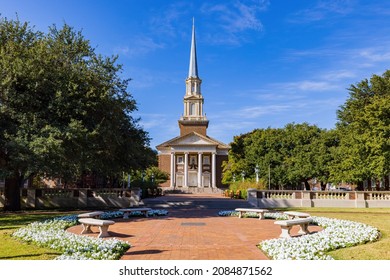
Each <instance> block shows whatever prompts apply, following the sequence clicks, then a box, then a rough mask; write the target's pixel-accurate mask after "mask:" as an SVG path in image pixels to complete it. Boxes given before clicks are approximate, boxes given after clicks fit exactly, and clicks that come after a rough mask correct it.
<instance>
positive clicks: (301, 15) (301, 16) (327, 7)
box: [289, 0, 356, 23]
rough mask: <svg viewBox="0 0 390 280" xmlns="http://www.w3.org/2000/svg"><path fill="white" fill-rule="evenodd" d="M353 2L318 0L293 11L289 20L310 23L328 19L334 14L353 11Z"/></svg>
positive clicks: (345, 0)
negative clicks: (311, 4)
mask: <svg viewBox="0 0 390 280" xmlns="http://www.w3.org/2000/svg"><path fill="white" fill-rule="evenodd" d="M313 2H314V1H313ZM355 2H356V1H354V0H320V1H317V2H316V3H315V4H313V6H312V7H310V8H308V9H303V10H300V11H298V12H296V13H294V14H293V15H292V17H291V18H290V20H289V21H290V22H293V23H310V22H314V21H321V20H325V19H327V20H329V18H330V17H331V16H334V15H338V16H344V15H347V14H349V13H351V12H352V11H353V9H354V7H355Z"/></svg>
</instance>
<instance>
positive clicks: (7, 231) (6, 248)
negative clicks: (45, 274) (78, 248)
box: [0, 211, 64, 260]
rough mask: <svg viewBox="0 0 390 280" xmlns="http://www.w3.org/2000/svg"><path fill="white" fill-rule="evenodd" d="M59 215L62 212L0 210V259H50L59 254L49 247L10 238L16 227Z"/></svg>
mask: <svg viewBox="0 0 390 280" xmlns="http://www.w3.org/2000/svg"><path fill="white" fill-rule="evenodd" d="M61 215H64V213H56V212H52V213H47V212H38V211H37V212H35V211H34V212H25V213H23V212H21V213H17V214H14V213H1V212H0V260H50V259H54V258H55V257H56V256H58V255H60V253H59V252H56V251H54V250H51V249H47V248H42V247H38V246H36V245H33V244H27V243H23V242H20V241H18V240H16V239H14V238H12V237H11V234H12V233H13V232H14V231H15V230H16V229H18V228H20V227H22V226H25V225H27V224H29V223H32V222H34V221H42V220H45V219H49V218H53V217H55V216H61Z"/></svg>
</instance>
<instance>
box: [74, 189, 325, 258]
mask: <svg viewBox="0 0 390 280" xmlns="http://www.w3.org/2000/svg"><path fill="white" fill-rule="evenodd" d="M144 203H145V206H148V207H151V208H153V209H166V210H168V211H169V213H168V215H167V216H160V217H149V218H144V217H132V218H130V219H128V220H123V219H116V220H115V221H116V223H115V225H112V226H110V228H109V232H110V234H111V236H112V237H116V238H119V239H122V240H126V241H128V242H129V243H130V244H131V246H132V247H131V248H130V249H129V250H128V251H127V252H126V253H125V254H124V255H123V257H122V259H123V260H130V259H132V260H265V259H267V257H266V256H265V255H264V254H263V253H262V251H261V250H260V249H258V248H257V247H256V245H257V244H258V243H259V242H260V241H262V240H265V239H270V238H277V237H278V236H279V234H280V232H281V230H280V227H279V226H276V225H274V221H273V220H258V219H254V218H243V219H239V218H237V217H221V216H218V212H219V211H221V210H234V209H235V208H236V207H251V206H250V205H249V204H247V202H246V201H243V200H234V199H229V198H225V197H221V195H210V194H207V195H192V194H191V195H189V194H186V195H167V196H162V197H158V198H153V199H147V200H144ZM93 230H94V231H96V230H97V229H96V228H95V229H93ZM309 230H310V231H318V230H320V229H319V228H318V227H315V226H310V227H309ZM69 231H71V232H74V233H80V232H81V226H80V225H78V226H75V227H72V228H70V229H69ZM297 231H298V227H294V228H293V230H292V233H293V235H294V234H296V232H297ZM91 236H97V233H93V234H91Z"/></svg>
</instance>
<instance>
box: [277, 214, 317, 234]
mask: <svg viewBox="0 0 390 280" xmlns="http://www.w3.org/2000/svg"><path fill="white" fill-rule="evenodd" d="M312 221H313V219H312V218H297V219H293V220H280V221H276V222H274V224H275V225H279V226H280V227H281V228H282V233H281V234H280V237H284V238H291V235H290V230H291V228H292V227H293V226H294V225H299V226H300V230H299V232H298V233H299V234H308V233H310V231H309V230H308V226H309V224H310V223H311V222H312Z"/></svg>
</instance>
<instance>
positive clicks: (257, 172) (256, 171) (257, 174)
mask: <svg viewBox="0 0 390 280" xmlns="http://www.w3.org/2000/svg"><path fill="white" fill-rule="evenodd" d="M255 173H256V183H259V165H257V164H256V167H255Z"/></svg>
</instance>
